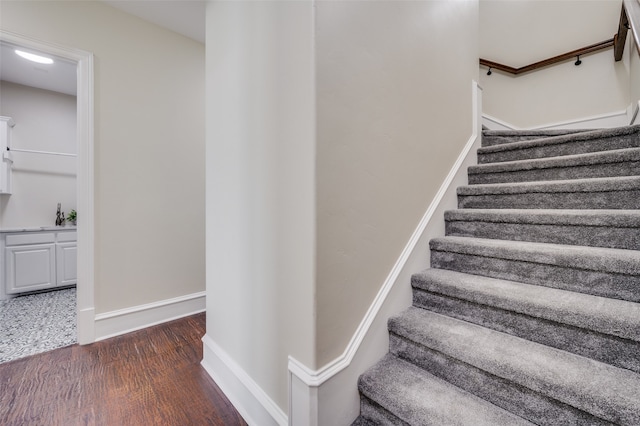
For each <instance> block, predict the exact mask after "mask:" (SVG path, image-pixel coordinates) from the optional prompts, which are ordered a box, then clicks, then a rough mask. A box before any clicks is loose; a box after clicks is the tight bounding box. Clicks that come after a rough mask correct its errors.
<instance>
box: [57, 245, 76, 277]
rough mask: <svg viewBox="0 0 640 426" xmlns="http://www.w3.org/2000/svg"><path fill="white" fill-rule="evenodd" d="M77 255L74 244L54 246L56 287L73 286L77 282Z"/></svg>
mask: <svg viewBox="0 0 640 426" xmlns="http://www.w3.org/2000/svg"><path fill="white" fill-rule="evenodd" d="M77 253H78V248H77V246H76V243H75V242H73V243H58V244H57V245H56V274H57V275H58V276H57V285H73V284H76V283H77V282H78V273H77V269H78V264H77V261H76V259H77Z"/></svg>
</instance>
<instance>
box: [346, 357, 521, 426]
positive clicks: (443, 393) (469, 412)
mask: <svg viewBox="0 0 640 426" xmlns="http://www.w3.org/2000/svg"><path fill="white" fill-rule="evenodd" d="M358 387H359V389H360V392H361V393H362V394H363V395H365V396H366V397H367V398H369V399H371V400H373V401H375V402H376V403H377V404H378V405H380V406H381V407H382V408H383V409H385V410H387V411H389V412H392V413H393V414H394V415H395V416H396V417H398V418H399V419H401V420H402V421H404V422H406V423H408V424H410V425H439V426H446V425H452V426H453V425H474V426H482V425H486V426H495V425H514V426H515V425H532V424H533V423H530V422H528V421H526V420H524V419H522V418H521V417H518V416H515V415H513V414H511V413H509V412H507V411H505V410H503V409H501V408H499V407H497V406H495V405H493V404H491V403H489V402H487V401H484V400H482V399H480V398H478V397H476V396H474V395H472V394H470V393H468V392H466V391H464V390H462V389H459V388H457V387H456V386H454V385H452V384H450V383H447V382H446V381H444V380H442V379H439V378H437V377H435V376H433V375H431V374H429V373H428V372H426V371H424V370H423V369H421V368H420V367H417V366H415V365H413V364H411V363H408V362H406V361H403V360H401V359H398V358H397V357H395V356H393V355H391V354H387V355H386V356H385V357H384V358H383V359H382V360H381V361H380V362H379V363H378V364H376V365H374V366H373V367H372V368H371V369H369V370H367V371H366V372H365V373H364V374H363V375H362V376H361V377H360V380H359V383H358Z"/></svg>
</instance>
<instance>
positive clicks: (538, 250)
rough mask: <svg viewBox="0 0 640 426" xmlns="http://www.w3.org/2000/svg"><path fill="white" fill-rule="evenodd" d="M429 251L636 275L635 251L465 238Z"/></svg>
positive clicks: (440, 241) (435, 242) (438, 241)
mask: <svg viewBox="0 0 640 426" xmlns="http://www.w3.org/2000/svg"><path fill="white" fill-rule="evenodd" d="M430 248H431V250H435V251H447V252H454V253H461V254H469V255H478V256H485V257H493V258H501V259H510V260H519V261H525V262H530V263H542V264H551V265H557V266H563V267H568V268H575V269H582V270H587V271H589V270H593V271H600V272H606V273H617V274H625V275H640V256H639V255H638V252H637V251H635V250H623V249H610V248H601V247H586V246H572V245H564V244H547V243H534V242H523V241H507V240H492V239H482V238H469V237H442V238H434V239H432V240H431V241H430Z"/></svg>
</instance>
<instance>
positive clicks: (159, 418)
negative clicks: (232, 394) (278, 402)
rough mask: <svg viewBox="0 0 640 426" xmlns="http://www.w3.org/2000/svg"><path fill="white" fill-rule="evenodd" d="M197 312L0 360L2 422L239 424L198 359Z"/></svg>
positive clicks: (200, 324)
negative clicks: (98, 339) (100, 338)
mask: <svg viewBox="0 0 640 426" xmlns="http://www.w3.org/2000/svg"><path fill="white" fill-rule="evenodd" d="M204 332H205V314H198V315H193V316H190V317H187V318H182V319H179V320H176V321H172V322H168V323H164V324H160V325H157V326H154V327H150V328H147V329H144V330H140V331H136V332H133V333H129V334H126V335H123V336H118V337H115V338H112V339H108V340H105V341H101V342H97V343H94V344H91V345H86V346H78V345H73V346H69V347H65V348H60V349H56V350H53V351H50V352H46V353H43V354H38V355H33V356H31V357H27V358H23V359H19V360H15V361H11V362H7V363H4V364H0V424H2V425H16V426H17V425H21V426H24V425H64V426H68V425H109V426H111V425H181V426H182V425H224V426H233V425H246V423H245V421H244V420H243V419H242V417H241V416H240V414H239V413H238V412H237V411H236V410H235V408H234V407H233V405H231V403H230V402H229V400H228V399H227V398H226V396H225V395H224V394H223V393H222V391H221V390H220V389H219V388H218V387H217V385H216V384H215V383H214V382H213V380H211V377H209V375H208V374H207V373H206V372H205V371H204V369H203V368H202V366H201V365H200V361H201V360H202V341H201V340H200V339H201V338H202V336H203V335H204Z"/></svg>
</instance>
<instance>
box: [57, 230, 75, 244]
mask: <svg viewBox="0 0 640 426" xmlns="http://www.w3.org/2000/svg"><path fill="white" fill-rule="evenodd" d="M77 234H78V233H77V232H76V231H66V232H58V242H59V243H67V242H72V241H76V240H77V239H78V235H77Z"/></svg>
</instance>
